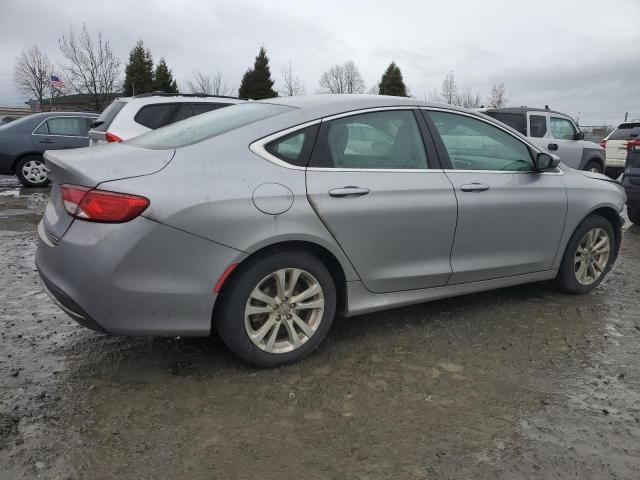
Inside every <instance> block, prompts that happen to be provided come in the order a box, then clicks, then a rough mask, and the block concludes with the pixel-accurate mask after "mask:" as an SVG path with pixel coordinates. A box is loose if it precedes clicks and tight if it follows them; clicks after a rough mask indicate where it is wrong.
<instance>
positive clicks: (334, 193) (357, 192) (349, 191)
mask: <svg viewBox="0 0 640 480" xmlns="http://www.w3.org/2000/svg"><path fill="white" fill-rule="evenodd" d="M370 191H371V190H369V189H368V188H360V187H352V186H349V187H342V188H334V189H332V190H329V196H331V197H336V198H344V197H361V196H362V195H366V194H368V193H369V192H370Z"/></svg>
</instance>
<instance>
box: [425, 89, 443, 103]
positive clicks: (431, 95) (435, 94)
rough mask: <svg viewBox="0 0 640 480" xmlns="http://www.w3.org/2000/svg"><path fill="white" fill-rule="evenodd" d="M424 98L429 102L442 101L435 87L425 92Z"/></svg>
mask: <svg viewBox="0 0 640 480" xmlns="http://www.w3.org/2000/svg"><path fill="white" fill-rule="evenodd" d="M424 99H425V100H427V99H428V100H429V101H430V102H433V103H442V98H440V93H439V92H438V90H437V89H435V88H434V89H433V90H432V91H431V93H429V95H427V94H426V93H425V94H424Z"/></svg>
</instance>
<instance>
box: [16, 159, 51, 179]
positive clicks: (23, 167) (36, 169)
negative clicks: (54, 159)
mask: <svg viewBox="0 0 640 480" xmlns="http://www.w3.org/2000/svg"><path fill="white" fill-rule="evenodd" d="M16 177H18V180H20V183H22V185H24V186H25V187H46V186H47V185H48V184H49V177H48V175H47V170H46V168H45V165H44V159H43V158H42V157H40V156H37V155H28V156H26V157H24V158H22V159H21V160H20V161H19V162H18V164H17V165H16Z"/></svg>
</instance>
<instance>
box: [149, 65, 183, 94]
mask: <svg viewBox="0 0 640 480" xmlns="http://www.w3.org/2000/svg"><path fill="white" fill-rule="evenodd" d="M153 89H154V90H155V91H160V92H165V93H178V84H177V83H176V81H175V80H174V79H173V74H172V73H171V69H170V68H169V67H168V66H167V62H165V60H164V57H163V58H161V59H160V61H159V62H158V65H156V73H155V76H154V82H153Z"/></svg>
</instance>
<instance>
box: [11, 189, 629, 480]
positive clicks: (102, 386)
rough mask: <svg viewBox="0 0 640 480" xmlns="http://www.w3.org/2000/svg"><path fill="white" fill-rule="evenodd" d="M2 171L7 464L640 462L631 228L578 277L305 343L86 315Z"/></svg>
mask: <svg viewBox="0 0 640 480" xmlns="http://www.w3.org/2000/svg"><path fill="white" fill-rule="evenodd" d="M47 195H48V190H46V189H44V190H40V191H34V190H22V189H20V188H19V187H18V185H17V183H16V182H15V181H14V180H13V179H9V178H6V177H5V178H2V177H0V252H1V253H0V272H1V275H0V292H1V293H0V296H1V297H0V298H1V299H2V302H1V304H0V479H3V480H4V479H7V480H9V479H11V480H14V479H16V480H17V479H32V478H42V479H76V478H82V479H84V478H87V479H94V478H95V479H103V478H118V479H136V480H138V479H183V478H184V479H295V478H304V479H308V480H313V479H471V478H473V479H492V480H493V479H529V478H531V479H534V478H535V479H551V478H579V479H634V480H635V479H638V478H640V344H639V340H640V253H639V252H640V229H639V228H637V227H635V226H631V227H629V226H628V225H627V226H626V227H625V233H624V241H623V247H622V252H621V255H620V258H619V260H618V262H617V264H616V267H615V269H614V271H613V272H612V273H611V274H610V275H609V277H608V279H607V280H606V281H605V282H604V283H603V285H601V286H600V288H598V289H597V290H596V291H595V292H593V293H591V294H589V295H586V296H581V297H575V296H567V295H563V294H560V293H558V292H556V291H555V290H554V289H553V287H552V286H551V285H549V284H546V283H542V284H534V285H525V286H520V287H514V288H508V289H503V290H499V291H495V292H490V293H482V294H477V295H470V296H465V297H460V298H454V299H450V300H445V301H438V302H433V303H428V304H423V305H418V306H414V307H409V308H403V309H398V310H392V311H388V312H382V313H377V314H373V315H365V316H361V317H357V318H351V319H338V320H337V321H336V322H335V323H334V326H333V329H332V331H331V333H330V334H329V337H328V339H327V340H326V342H325V343H324V344H323V345H322V346H321V348H320V350H318V351H317V352H316V353H315V354H313V355H311V356H310V357H308V358H307V359H305V360H304V361H302V362H301V363H299V364H297V365H294V366H291V367H287V368H282V369H277V370H255V369H251V368H248V367H245V366H243V365H242V364H240V363H239V362H238V361H236V359H235V358H234V357H233V356H232V355H231V354H230V353H229V352H228V351H227V350H226V349H225V348H224V346H223V345H222V344H221V342H220V341H219V340H217V339H215V338H214V339H212V340H209V339H176V338H173V339H166V338H165V339H148V338H119V337H113V336H108V335H100V334H96V333H94V332H91V331H89V330H86V329H84V328H82V327H80V326H78V325H76V324H75V323H74V322H72V321H71V320H70V319H68V318H67V317H66V316H65V315H64V314H62V313H61V312H60V311H59V310H58V309H57V307H56V306H55V305H54V304H53V303H52V302H51V301H50V300H49V299H48V298H47V296H46V295H45V294H44V293H43V291H42V288H41V287H40V285H39V283H38V281H37V274H36V271H35V266H34V253H35V247H36V225H37V222H38V221H39V218H40V215H41V213H42V211H43V208H44V206H45V203H46V200H47Z"/></svg>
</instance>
